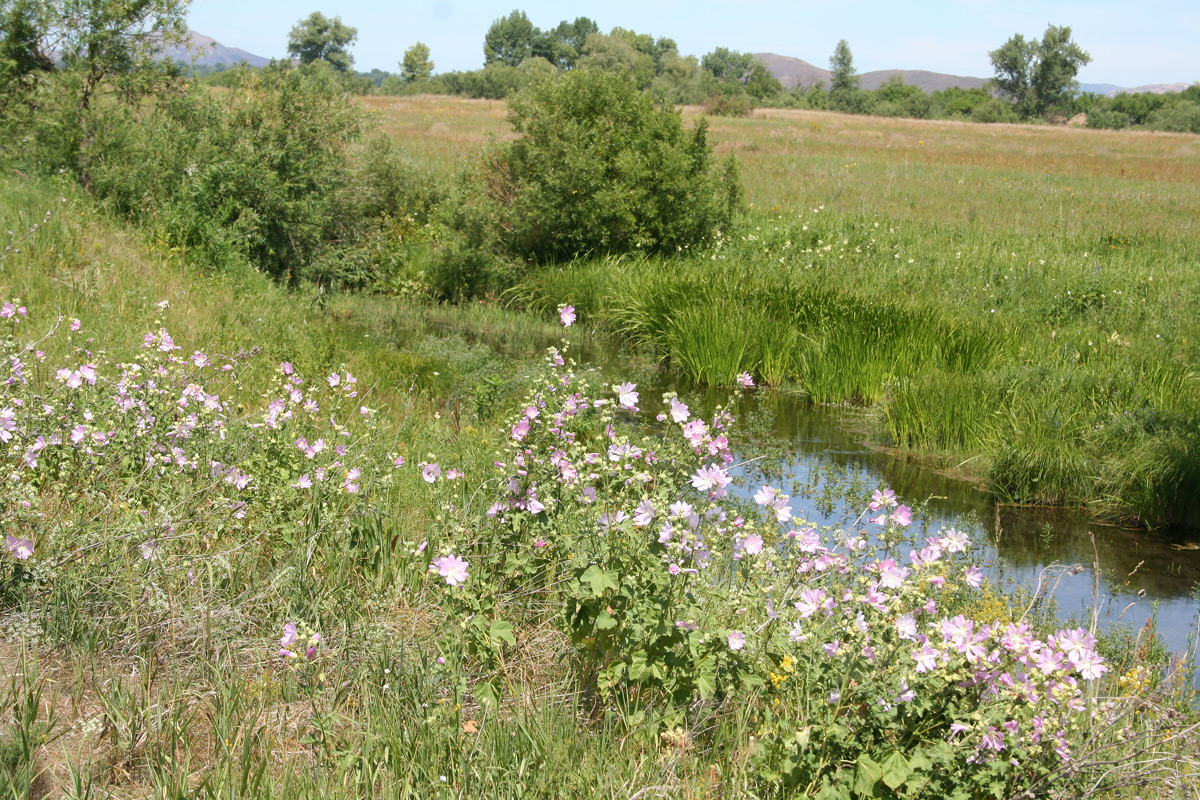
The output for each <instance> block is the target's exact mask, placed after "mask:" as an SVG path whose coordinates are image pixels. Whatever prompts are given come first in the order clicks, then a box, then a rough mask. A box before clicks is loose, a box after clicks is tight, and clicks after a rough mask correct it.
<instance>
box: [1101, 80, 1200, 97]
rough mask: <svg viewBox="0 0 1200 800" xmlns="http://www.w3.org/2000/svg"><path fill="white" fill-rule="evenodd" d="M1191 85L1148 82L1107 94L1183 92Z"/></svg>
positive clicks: (1110, 91) (1112, 95) (1113, 95)
mask: <svg viewBox="0 0 1200 800" xmlns="http://www.w3.org/2000/svg"><path fill="white" fill-rule="evenodd" d="M1189 86H1191V84H1190V83H1147V84H1145V85H1143V86H1133V87H1131V88H1128V89H1110V90H1109V91H1108V92H1105V94H1106V95H1107V96H1109V97H1116V96H1117V95H1119V94H1137V93H1138V92H1151V93H1153V94H1170V93H1171V92H1182V91H1183V90H1184V89H1186V88H1188V87H1189Z"/></svg>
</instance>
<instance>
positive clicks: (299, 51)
mask: <svg viewBox="0 0 1200 800" xmlns="http://www.w3.org/2000/svg"><path fill="white" fill-rule="evenodd" d="M357 38H358V28H352V27H350V26H349V25H346V24H345V23H343V22H342V18H341V17H334V18H333V19H330V18H329V17H326V16H325V15H324V14H322V13H321V12H320V11H314V12H313V13H312V14H310V15H309V16H308V18H307V19H302V20H300V21H299V22H297V23H296V24H295V25H294V26H292V31H291V33H289V34H288V55H289V56H291V57H292V58H295V59H297V60H299V62H300V63H301V64H311V63H312V62H314V61H325V62H327V63H329V64H331V65H332V66H333V68H334V69H336V70H338V71H340V72H347V71H348V70H349V69H350V67H352V66H353V65H354V56H352V55H350V51H349V50H348V49H347V48H348V47H349V46H350V45H352V44H353V43H354V41H355V40H356V39H357Z"/></svg>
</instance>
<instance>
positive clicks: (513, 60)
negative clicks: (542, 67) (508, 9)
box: [483, 10, 539, 67]
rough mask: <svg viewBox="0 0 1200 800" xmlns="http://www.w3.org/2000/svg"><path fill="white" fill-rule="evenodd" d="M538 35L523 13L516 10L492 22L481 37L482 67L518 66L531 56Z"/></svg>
mask: <svg viewBox="0 0 1200 800" xmlns="http://www.w3.org/2000/svg"><path fill="white" fill-rule="evenodd" d="M538 33H539V31H538V29H537V28H535V27H533V23H532V22H530V21H529V17H527V16H525V12H524V11H520V10H516V11H513V12H512V13H511V14H509V15H508V16H507V17H501V18H500V19H498V20H496V21H494V22H493V23H492V26H491V27H490V28H488V31H487V33H486V34H485V35H484V37H483V62H484V65H485V66H486V65H489V64H503V65H506V66H509V67H516V66H518V65H520V63H521V62H522V61H524V60H525V59H527V58H529V57H530V56H531V55H533V44H534V42H535V41H536V39H537V38H538Z"/></svg>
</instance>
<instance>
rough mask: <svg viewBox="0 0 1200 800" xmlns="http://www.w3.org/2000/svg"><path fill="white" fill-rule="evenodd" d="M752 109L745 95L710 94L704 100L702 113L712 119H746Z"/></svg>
mask: <svg viewBox="0 0 1200 800" xmlns="http://www.w3.org/2000/svg"><path fill="white" fill-rule="evenodd" d="M752 108H753V106H752V104H751V103H750V98H749V97H748V96H747V95H745V94H710V95H709V96H708V97H706V98H704V113H705V114H708V115H710V116H714V117H747V116H749V115H750V110H751V109H752Z"/></svg>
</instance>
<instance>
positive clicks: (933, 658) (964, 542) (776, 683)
mask: <svg viewBox="0 0 1200 800" xmlns="http://www.w3.org/2000/svg"><path fill="white" fill-rule="evenodd" d="M565 322H566V319H565V318H564V323H565ZM643 402H644V399H643V397H642V396H641V394H640V393H639V392H638V391H637V387H636V386H634V385H633V384H631V383H620V384H615V385H612V386H610V387H609V389H608V390H607V391H601V392H600V393H595V392H593V391H592V387H591V386H590V385H589V383H588V381H587V377H586V376H585V375H580V374H578V373H577V372H576V370H575V369H574V365H573V364H572V363H571V362H570V361H569V360H567V359H566V357H565V355H564V353H563V352H562V351H560V350H557V349H552V350H551V351H550V353H549V355H548V358H547V362H546V372H545V373H544V375H542V376H541V377H540V378H539V379H538V380H537V382H536V384H535V385H534V387H533V388H532V389H531V391H530V393H529V394H528V395H527V397H526V398H525V400H524V401H523V402H522V404H521V409H520V411H519V412H518V413H517V415H516V416H515V417H514V418H513V419H512V420H511V421H510V423H509V425H508V427H507V434H508V436H507V446H506V451H505V453H504V455H503V456H502V460H498V461H497V462H496V469H497V472H498V475H497V477H496V478H495V479H494V480H492V481H488V482H485V484H484V486H483V489H484V491H485V492H486V490H487V487H489V486H495V487H498V491H496V492H494V493H493V494H492V496H491V497H490V498H489V500H490V506H489V507H488V508H487V510H486V512H485V513H483V514H482V515H481V517H479V518H474V517H472V516H471V514H470V513H468V510H467V509H463V511H464V514H463V515H462V519H463V523H462V524H461V526H460V530H461V531H462V532H463V533H464V536H466V537H467V538H464V539H463V540H462V541H460V542H457V543H453V544H451V545H450V547H451V549H452V550H453V551H454V552H455V553H457V554H458V555H454V556H450V555H447V556H443V557H442V558H441V559H439V560H438V561H435V562H434V564H433V565H432V566H431V567H430V571H431V572H433V573H436V575H438V576H439V577H441V578H443V579H444V580H445V583H446V584H448V585H450V586H451V587H454V586H456V585H458V584H461V583H463V582H464V581H465V580H466V578H467V566H468V564H467V562H468V561H470V562H471V568H472V570H473V571H472V573H471V578H472V584H471V585H472V590H471V595H472V596H473V597H475V598H480V597H484V596H489V595H490V596H491V597H492V598H493V600H491V601H490V603H491V606H490V607H492V608H494V607H496V605H497V603H498V602H499V601H498V600H497V599H496V598H500V597H502V596H503V597H507V598H508V599H509V601H511V599H512V598H513V597H514V596H517V595H519V596H522V597H529V596H530V593H531V587H533V589H534V591H538V592H540V593H541V599H542V600H543V601H546V600H548V601H549V604H550V606H551V607H556V608H558V614H559V617H558V619H559V621H560V624H561V625H562V626H563V628H564V632H565V633H566V634H568V636H569V637H570V638H571V640H572V642H574V644H575V646H576V648H577V652H578V655H579V660H578V662H577V663H578V667H579V670H580V673H579V680H580V681H581V683H583V684H584V685H589V684H590V685H593V686H594V687H595V688H596V689H598V690H599V691H600V692H601V693H602V694H607V693H612V692H623V691H626V690H627V689H630V688H632V687H634V686H637V687H640V688H639V697H641V698H642V699H643V700H645V699H646V698H648V697H653V696H660V697H663V698H664V699H667V698H670V699H672V700H674V701H675V703H676V704H678V703H679V702H680V701H682V702H684V703H691V702H692V701H694V700H695V699H696V698H713V699H733V698H735V697H736V696H737V695H738V694H739V693H743V692H746V691H753V692H756V693H760V694H763V695H764V696H765V697H767V698H770V700H771V702H770V703H768V704H767V705H766V706H765V708H766V710H765V712H764V713H763V715H762V717H761V719H760V724H761V726H762V728H761V731H760V735H759V736H758V744H757V746H756V748H755V750H754V752H755V754H756V757H757V758H759V759H761V761H762V762H763V768H764V769H765V770H768V771H772V772H776V773H777V774H780V775H782V776H784V777H785V779H786V781H788V782H789V783H794V784H797V785H809V786H811V787H812V788H814V789H815V788H819V787H821V786H822V785H825V784H828V783H829V782H830V781H835V780H841V779H843V778H844V779H846V780H851V779H854V776H855V775H856V774H857V773H858V772H860V771H863V770H865V774H870V765H871V764H876V765H878V762H881V761H882V760H885V759H890V760H889V761H888V763H889V764H890V765H891V768H892V770H893V772H892V777H893V778H896V775H900V774H901V773H903V776H902V777H901V778H896V779H895V781H894V782H895V783H896V784H897V785H896V786H893V787H892V788H893V789H896V788H897V787H898V786H899V785H901V784H902V785H904V786H905V787H906V790H907V791H909V793H910V794H911V795H912V796H940V795H938V794H937V793H938V792H939V791H942V790H943V789H945V787H946V786H948V785H950V784H948V783H946V781H955V782H957V783H956V784H955V785H962V782H963V781H967V782H972V783H975V784H977V785H980V786H984V785H991V784H993V783H996V782H999V785H1002V786H1003V785H1008V783H1009V782H1011V781H1019V780H1021V779H1024V778H1028V777H1029V775H1031V774H1033V773H1036V772H1038V771H1039V770H1041V771H1042V773H1045V772H1046V771H1048V770H1053V769H1058V768H1060V767H1061V766H1062V765H1063V764H1064V763H1069V761H1070V759H1071V758H1072V752H1071V745H1070V741H1071V737H1072V732H1073V731H1074V730H1076V729H1077V727H1078V725H1079V724H1081V721H1083V720H1086V719H1087V715H1088V714H1089V709H1090V705H1089V702H1088V699H1087V697H1088V691H1087V688H1086V687H1087V684H1088V683H1089V682H1091V681H1095V680H1096V679H1098V678H1100V677H1101V676H1102V675H1103V674H1104V673H1105V672H1106V670H1107V667H1106V665H1105V664H1104V661H1103V659H1102V658H1101V657H1100V656H1099V655H1098V654H1097V652H1096V642H1095V640H1094V639H1093V637H1092V636H1091V634H1090V633H1088V632H1087V631H1084V630H1080V629H1072V630H1061V631H1058V632H1056V633H1053V634H1052V635H1049V636H1046V635H1039V633H1038V632H1036V631H1035V630H1034V629H1033V628H1032V627H1031V625H1030V624H1029V623H1028V622H1027V621H1025V620H1022V619H1019V618H1011V617H1008V618H1004V619H986V620H976V619H972V618H970V617H968V616H967V615H966V614H964V609H965V608H967V607H968V605H969V601H970V599H971V597H972V595H974V593H975V592H976V591H977V590H978V589H979V588H980V587H981V585H982V584H983V580H984V578H983V573H982V571H981V570H980V569H979V567H978V566H977V565H975V564H972V563H971V562H970V561H969V560H968V558H967V556H968V554H969V551H970V542H969V540H968V537H967V536H966V535H965V534H964V533H962V532H960V531H957V530H946V531H942V532H939V533H937V534H935V535H933V536H931V537H929V538H927V539H926V540H925V541H923V542H916V541H914V540H913V539H912V538H911V537H910V536H909V535H908V534H907V530H908V528H909V526H910V525H911V523H912V521H913V515H912V511H911V509H909V508H908V507H907V506H905V505H902V504H901V503H900V502H899V500H898V499H897V498H896V496H895V494H894V493H892V492H891V491H888V490H881V491H877V492H875V494H874V496H873V497H872V498H871V499H870V501H869V503H868V504H867V508H866V509H865V510H864V514H863V517H867V516H868V515H870V519H869V521H868V522H867V523H866V524H865V525H863V526H857V527H854V528H852V529H848V530H824V531H821V530H818V529H817V528H816V527H815V526H812V525H809V524H807V523H805V522H804V521H803V519H802V518H801V517H800V515H798V514H797V512H796V509H795V508H794V507H793V504H792V502H791V498H790V497H788V496H787V495H786V494H784V493H783V492H782V491H781V490H779V489H778V488H775V487H771V486H761V487H759V488H758V489H757V491H755V492H754V493H753V500H754V503H755V505H756V506H757V507H758V510H757V511H756V510H754V506H752V505H748V504H747V502H746V501H745V500H744V499H739V498H738V497H736V496H733V495H731V488H732V486H733V483H734V472H733V471H732V463H733V460H734V456H733V453H732V451H731V449H730V443H729V438H728V436H729V427H730V425H731V424H732V422H733V419H732V416H731V415H730V414H729V413H728V411H726V410H725V409H718V410H717V411H716V412H715V414H714V415H713V416H712V417H711V418H701V417H697V416H695V415H694V414H693V413H692V409H690V408H689V407H688V406H687V404H685V403H684V402H682V401H681V400H680V398H679V397H677V396H675V395H674V394H667V395H665V396H664V397H663V399H662V410H661V411H660V412H658V413H657V414H656V415H655V418H654V420H655V422H656V423H657V425H656V426H653V427H652V429H650V430H648V428H649V427H650V426H645V425H643V426H641V427H640V428H639V427H634V426H630V425H627V424H625V421H626V420H627V419H628V418H630V417H632V416H633V415H636V414H638V413H645V412H642V411H641V410H640V407H639V405H640V404H642V403H643ZM489 500H485V503H486V502H488V501H489ZM447 552H449V551H447ZM901 743H904V744H901ZM901 751H903V752H901ZM864 758H865V759H866V761H865V762H864V761H863V759H864ZM872 759H876V760H877V761H872ZM901 761H902V762H903V764H902V766H903V769H901ZM1014 763H1016V764H1019V765H1020V766H1021V770H1023V771H1024V772H1023V773H1022V775H1018V774H1017V771H1016V770H1015V768H1014V766H1013V765H1014ZM864 764H865V765H866V766H864ZM838 776H841V777H838ZM847 776H849V777H847ZM950 776H952V777H950ZM860 789H861V786H860Z"/></svg>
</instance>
